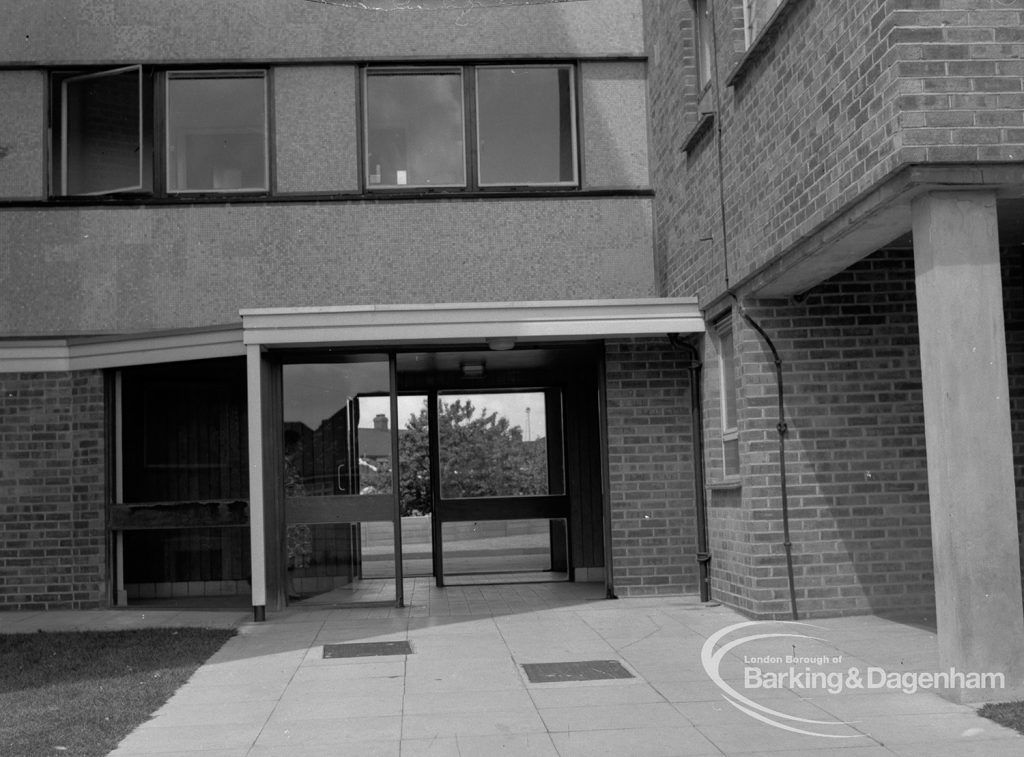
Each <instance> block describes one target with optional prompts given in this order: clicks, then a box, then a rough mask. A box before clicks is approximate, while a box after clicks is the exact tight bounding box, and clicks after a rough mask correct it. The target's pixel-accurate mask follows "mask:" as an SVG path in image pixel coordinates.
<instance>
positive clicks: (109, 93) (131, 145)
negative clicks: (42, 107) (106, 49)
mask: <svg viewBox="0 0 1024 757" xmlns="http://www.w3.org/2000/svg"><path fill="white" fill-rule="evenodd" d="M143 103H144V93H143V75H142V67H141V66H126V67H124V68H115V69H110V70H107V71H99V72H96V73H89V74H82V75H78V76H68V77H67V78H65V79H63V81H61V83H60V114H61V121H60V145H59V147H60V150H59V152H57V154H56V155H55V157H56V158H57V159H58V160H59V166H55V171H54V175H55V177H58V179H59V187H60V193H61V194H63V195H102V194H113V193H115V192H138V191H142V190H143V189H148V187H145V186H144V185H145V184H146V178H145V174H146V161H145V157H146V153H147V151H146V149H145V145H144V139H145V138H144V127H143V118H144V110H145V109H144V106H143Z"/></svg>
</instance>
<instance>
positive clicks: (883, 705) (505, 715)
mask: <svg viewBox="0 0 1024 757" xmlns="http://www.w3.org/2000/svg"><path fill="white" fill-rule="evenodd" d="M406 586H407V591H406V595H407V597H409V598H410V602H411V605H410V606H407V607H404V608H381V607H373V608H346V609H342V608H337V607H325V606H312V607H299V608H294V607H293V608H291V609H290V610H288V611H286V612H282V613H271V614H270V615H269V617H268V619H267V621H266V622H265V623H253V622H252V621H251V620H250V619H249V617H248V616H247V615H246V614H244V613H239V612H237V611H231V612H210V611H207V610H204V611H200V612H194V613H190V612H189V611H187V610H184V609H180V608H176V609H174V610H165V611H150V610H147V611H145V612H143V611H141V610H135V611H124V610H117V611H86V612H63V611H62V612H54V613H39V612H33V613H5V614H0V631H2V632H19V631H20V632H34V631H36V630H40V629H42V630H84V629H113V628H133V627H140V628H141V627H155V626H173V627H182V626H207V627H221V628H231V627H235V628H238V629H239V633H238V635H237V636H236V637H234V638H233V639H231V640H230V641H228V642H227V644H225V645H224V647H223V648H222V649H221V650H219V651H218V652H217V653H216V654H215V655H213V657H211V658H210V660H209V661H207V663H206V664H204V665H203V666H201V667H200V668H199V670H197V671H196V673H195V674H194V675H193V676H192V678H191V679H190V680H189V681H188V682H187V683H186V684H185V685H183V686H182V687H181V688H180V689H179V690H178V691H177V692H176V693H175V695H174V696H173V697H172V698H171V699H170V700H169V701H168V702H167V703H166V704H165V705H164V706H163V707H162V708H161V709H160V710H159V711H158V712H157V713H155V714H154V717H153V718H152V719H151V720H149V721H148V722H146V723H144V724H142V725H140V726H139V727H138V728H137V729H135V731H134V732H132V733H131V734H129V735H128V736H127V737H126V738H125V739H124V740H123V742H122V743H121V744H120V745H119V747H118V748H117V750H115V751H114V752H113V753H112V754H113V755H116V757H130V756H131V755H162V757H174V756H175V755H188V757H243V756H244V757H298V756H300V755H301V757H320V756H321V755H323V756H324V757H326V756H327V755H330V756H331V757H336V755H338V754H358V755H360V757H364V756H365V757H376V756H378V755H379V756H380V757H418V756H423V757H449V756H451V757H456V756H457V757H467V756H468V757H475V755H481V756H482V757H483V756H489V755H496V754H501V755H511V756H512V757H515V756H516V755H523V756H524V757H549V756H550V757H599V756H600V755H614V756H615V757H621V755H644V757H688V756H691V755H692V756H694V757H700V756H702V755H716V756H717V757H723V756H724V757H729V756H732V757H738V756H740V755H780V756H781V755H795V756H796V757H816V756H817V755H822V756H824V755H829V756H838V757H918V756H923V755H928V756H929V757H943V756H944V755H949V756H950V757H952V756H953V755H956V757H981V756H984V757H988V756H989V755H999V756H1000V757H1001V756H1002V755H1021V756H1022V757H1024V737H1022V736H1020V735H1018V734H1017V733H1015V732H1013V731H1011V730H1009V729H1006V728H1003V727H1001V726H998V725H996V724H994V723H992V722H991V721H988V720H985V719H983V718H980V717H979V716H978V715H977V713H976V711H975V710H974V708H973V707H971V706H967V705H961V704H957V703H954V702H952V701H949V700H947V699H944V698H942V697H941V696H939V694H938V693H936V692H935V691H930V690H919V691H916V692H914V693H909V692H904V691H901V690H898V689H890V688H873V689H872V688H868V687H866V686H863V685H861V686H856V685H847V683H848V681H847V679H846V678H842V679H839V678H828V674H832V673H835V674H838V673H841V672H843V673H844V675H845V673H846V672H848V671H851V670H853V671H860V672H863V671H866V670H867V668H868V667H869V666H874V667H876V668H878V669H884V670H888V671H896V672H900V673H901V674H905V673H916V672H930V671H934V670H937V664H938V659H937V644H936V642H935V634H934V632H933V631H930V630H928V628H927V627H922V625H921V623H920V622H918V621H920V619H915V622H914V623H913V624H907V623H905V622H901V621H898V620H893V619H886V618H879V617H873V616H858V617H852V618H833V619H826V620H821V621H812V622H809V623H808V624H807V625H806V626H793V625H789V624H782V625H774V624H751V622H750V621H749V620H747V619H745V618H743V617H742V616H740V615H739V614H737V613H735V612H733V611H731V610H729V609H727V608H724V607H718V606H715V605H714V604H702V603H700V602H699V601H698V600H697V599H696V598H694V597H650V598H642V599H621V600H607V601H606V600H602V599H600V597H601V596H603V587H601V586H595V585H585V584H581V585H571V584H558V585H554V584H553V585H552V586H551V587H544V586H543V585H532V584H522V585H519V584H517V585H509V586H468V587H448V588H445V589H437V588H436V587H434V586H432V585H431V584H430V582H429V580H422V581H421V580H419V579H415V580H410V581H407V584H406ZM743 624H747V625H743ZM765 634H775V635H773V636H769V637H767V638H754V637H757V636H763V635H765ZM778 634H782V635H781V636H780V635H778ZM807 637H811V638H807ZM379 642H408V645H409V649H408V653H403V654H397V655H395V654H392V655H387V656H379V655H371V656H365V657H354V658H339V659H324V647H325V645H331V644H347V643H379ZM729 644H731V645H732V646H729V647H728V648H726V645H729ZM382 648H383V647H382ZM793 652H796V653H799V654H798V658H799V660H801V661H799V662H797V663H795V664H793V665H789V664H787V663H786V662H785V661H784V659H783V658H784V656H785V654H787V653H793ZM774 657H778V658H780V660H782V661H781V662H779V663H778V664H775V663H770V662H762V661H763V660H770V659H771V658H774ZM826 658H827V660H826ZM588 660H590V661H593V660H609V661H616V662H617V663H619V664H621V665H622V666H623V667H624V668H625V669H626V670H628V671H629V672H630V673H631V674H632V675H633V676H635V677H633V678H623V679H608V680H595V681H562V680H555V679H552V680H551V681H549V682H540V683H535V682H531V681H530V680H529V678H528V677H527V675H526V674H525V672H524V669H523V667H522V666H523V665H524V664H525V663H549V662H551V663H573V662H581V661H588ZM808 660H809V661H808ZM755 667H757V668H758V669H759V671H760V672H759V673H758V675H761V676H762V678H761V679H759V683H757V682H755V683H752V680H753V679H750V680H748V676H749V675H750V673H748V671H747V669H748V668H755ZM790 667H792V668H793V670H792V672H793V673H796V674H797V678H796V679H795V680H793V679H787V680H784V681H783V683H782V685H779V686H774V685H768V683H770V682H771V681H770V679H769V678H767V677H764V675H765V674H766V673H782V672H786V671H787V670H788V669H789V668H790ZM761 668H763V670H760V669H761ZM812 674H817V675H818V677H817V678H815V677H814V675H812ZM840 682H843V683H842V685H838V684H839V683H840ZM854 683H856V680H855V679H854ZM830 686H831V688H830ZM730 697H731V699H730ZM839 737H842V738H839Z"/></svg>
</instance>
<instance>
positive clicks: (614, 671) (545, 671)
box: [523, 660, 633, 683]
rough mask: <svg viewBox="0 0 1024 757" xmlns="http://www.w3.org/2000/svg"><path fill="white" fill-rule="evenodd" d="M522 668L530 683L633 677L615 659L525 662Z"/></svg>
mask: <svg viewBox="0 0 1024 757" xmlns="http://www.w3.org/2000/svg"><path fill="white" fill-rule="evenodd" d="M523 670H525V671H526V677H527V678H529V679H530V683H558V682H561V681H604V680H608V679H611V678H633V674H632V673H630V672H629V671H628V670H626V669H625V668H624V667H622V663H620V662H618V661H617V660H583V661H577V662H526V663H523Z"/></svg>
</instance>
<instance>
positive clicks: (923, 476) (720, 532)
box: [707, 250, 933, 616]
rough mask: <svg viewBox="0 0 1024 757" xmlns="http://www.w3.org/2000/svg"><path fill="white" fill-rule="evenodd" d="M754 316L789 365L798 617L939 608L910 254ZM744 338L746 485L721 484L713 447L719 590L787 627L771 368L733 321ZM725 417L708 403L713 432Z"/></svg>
mask: <svg viewBox="0 0 1024 757" xmlns="http://www.w3.org/2000/svg"><path fill="white" fill-rule="evenodd" d="M746 312H747V314H748V315H749V316H751V317H752V318H753V319H754V320H755V321H756V322H757V323H758V324H759V325H760V326H761V327H762V328H763V329H764V330H765V332H766V333H767V334H768V335H769V336H770V338H771V339H772V342H773V343H774V344H775V347H776V349H777V350H778V352H779V354H780V357H781V359H782V363H783V383H784V387H785V414H786V417H785V421H786V424H787V434H786V466H787V490H788V495H789V515H790V529H791V540H792V543H793V562H794V573H795V584H796V595H797V602H798V606H799V609H800V613H801V615H834V614H838V613H856V612H879V611H886V610H896V609H901V610H908V609H912V608H918V607H927V606H930V605H931V603H932V601H933V583H932V568H931V560H932V554H931V536H930V523H929V510H928V492H927V469H926V461H925V449H924V417H923V412H924V411H923V407H922V403H921V378H920V366H919V358H918V347H917V315H916V305H915V295H914V276H913V258H912V256H911V254H910V253H909V251H904V250H901V251H882V252H879V253H876V254H875V255H873V256H871V257H870V258H868V259H866V260H865V261H863V262H862V263H859V264H857V265H856V266H854V267H852V268H851V269H849V270H848V271H846V272H844V273H843V274H841V275H839V276H837V277H835V278H833V279H831V280H829V281H827V282H825V283H824V284H822V285H820V286H818V287H816V288H815V289H813V290H812V291H810V292H808V293H807V295H806V297H804V298H802V299H801V301H800V302H782V301H760V302H756V303H748V304H747V306H746ZM734 328H735V329H736V334H737V340H736V341H737V362H738V364H739V371H740V379H739V384H740V387H739V411H740V424H739V426H740V465H741V470H740V474H741V475H740V479H741V481H740V482H739V483H738V484H737V485H736V486H735V487H729V486H726V485H724V484H723V482H722V480H721V472H720V471H721V464H720V461H719V460H718V459H717V458H716V455H715V454H714V450H715V449H716V448H717V445H716V444H715V443H714V442H712V443H711V444H710V445H709V446H710V449H711V454H709V464H708V469H709V478H710V480H711V483H712V486H713V487H714V490H713V496H712V508H711V516H712V517H711V522H712V544H711V547H712V555H713V557H712V571H711V575H712V588H713V593H714V594H715V595H716V596H717V597H719V598H722V599H726V600H727V601H730V603H731V604H733V603H734V604H737V605H738V606H740V607H742V608H743V609H746V610H748V611H749V612H751V613H753V614H757V615H776V616H785V615H787V614H788V612H789V589H788V581H787V578H786V569H785V553H784V549H783V544H782V542H783V538H782V520H781V489H780V475H779V464H778V460H779V445H778V438H779V436H778V431H777V424H778V395H777V390H776V377H775V364H774V361H773V357H772V354H771V352H770V351H769V349H768V348H767V347H766V346H765V344H764V342H763V340H762V339H761V337H760V336H759V335H758V334H757V332H756V331H755V330H754V329H753V328H752V327H751V326H750V325H749V324H747V323H746V322H744V321H743V319H742V318H739V317H735V316H734ZM707 362H708V363H709V364H710V365H711V367H712V370H709V371H708V378H707V382H708V385H709V386H708V388H707V393H708V394H712V392H715V393H717V382H718V377H717V375H716V371H715V369H714V355H713V354H711V355H709V359H708V361H707ZM712 385H713V386H712ZM713 387H714V388H713ZM713 404H714V403H712V402H709V403H708V405H709V413H708V415H709V417H710V420H709V427H710V428H711V429H714V428H715V427H714V426H712V425H711V424H712V423H713V422H714V421H715V418H716V416H715V415H714V410H713ZM719 433H720V432H719ZM715 435H716V432H715V431H711V433H710V434H709V436H710V437H711V438H712V439H714V438H715ZM736 553H738V554H736ZM720 562H721V563H722V564H721V565H720V564H719V563H720Z"/></svg>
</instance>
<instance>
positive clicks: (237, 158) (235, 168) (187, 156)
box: [167, 71, 268, 192]
mask: <svg viewBox="0 0 1024 757" xmlns="http://www.w3.org/2000/svg"><path fill="white" fill-rule="evenodd" d="M267 186H268V183H267V94H266V81H265V77H264V75H263V72H261V71H256V72H242V73H225V72H209V73H207V72H182V73H179V72H174V73H169V74H168V75H167V191H168V192H238V191H266V189H267Z"/></svg>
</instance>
